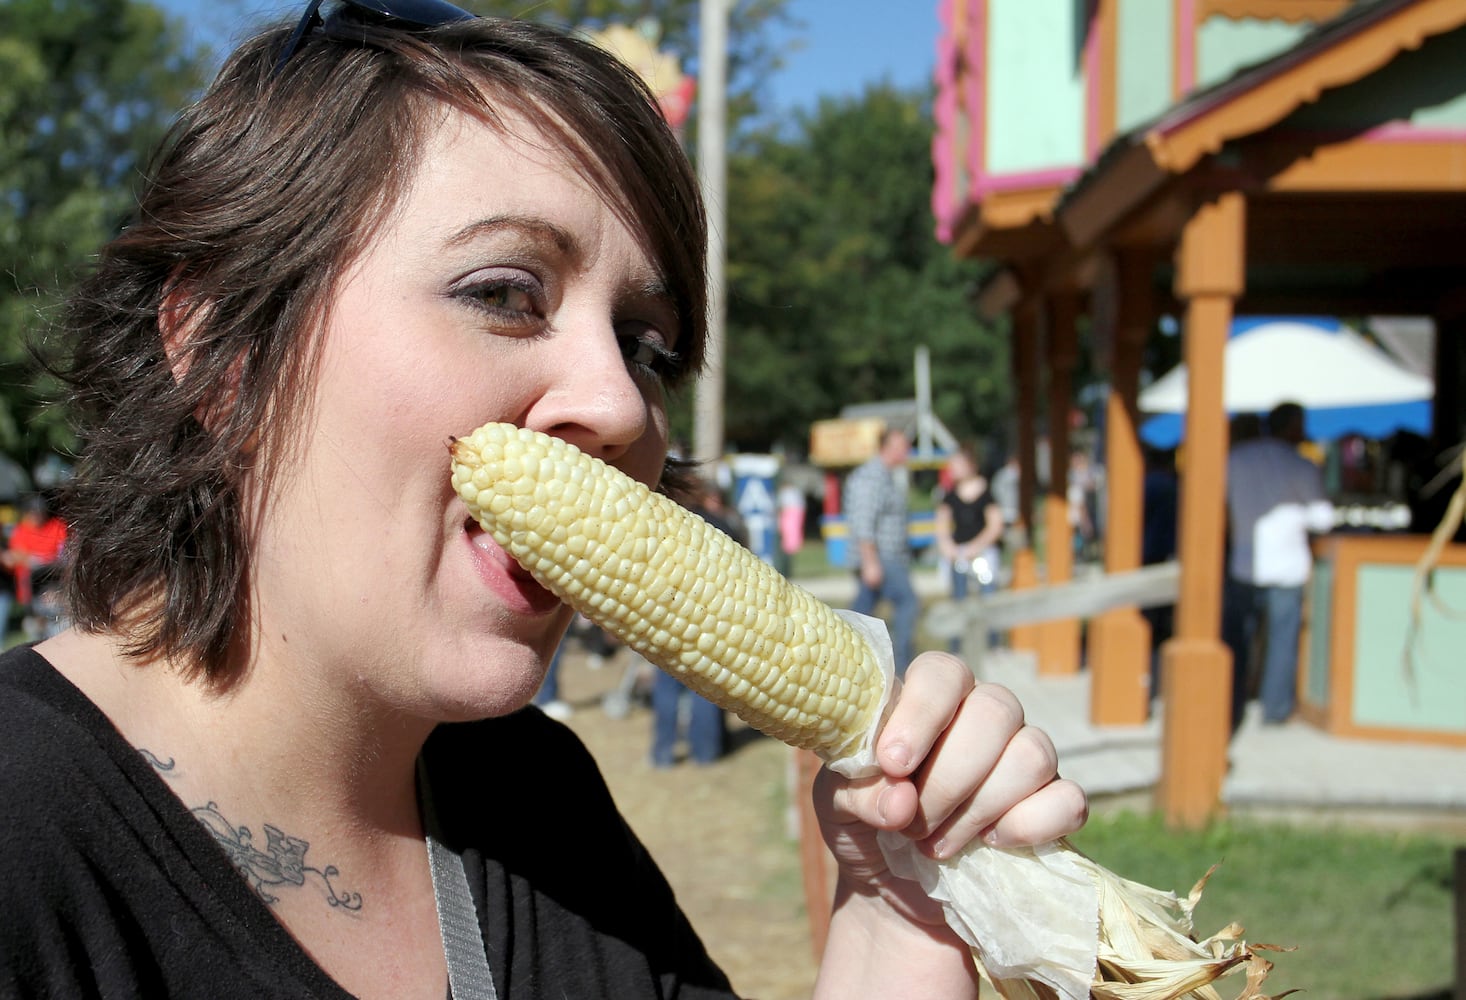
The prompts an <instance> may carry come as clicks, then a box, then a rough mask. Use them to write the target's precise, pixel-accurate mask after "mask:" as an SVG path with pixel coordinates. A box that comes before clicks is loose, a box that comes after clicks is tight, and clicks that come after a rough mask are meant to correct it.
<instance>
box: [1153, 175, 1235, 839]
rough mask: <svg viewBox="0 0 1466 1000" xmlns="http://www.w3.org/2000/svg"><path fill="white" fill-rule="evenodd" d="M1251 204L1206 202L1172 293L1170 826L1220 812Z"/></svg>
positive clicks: (1190, 229)
mask: <svg viewBox="0 0 1466 1000" xmlns="http://www.w3.org/2000/svg"><path fill="white" fill-rule="evenodd" d="M1245 234H1246V203H1245V201H1244V199H1243V196H1242V195H1241V194H1240V193H1239V192H1236V191H1229V192H1226V193H1224V194H1222V195H1220V196H1219V197H1217V198H1216V200H1214V201H1211V202H1208V203H1206V204H1203V205H1202V206H1201V207H1200V208H1199V209H1198V210H1197V212H1196V214H1195V215H1194V216H1193V217H1192V219H1191V221H1190V222H1189V223H1188V224H1187V226H1186V228H1185V229H1184V230H1183V231H1182V236H1181V246H1180V248H1179V251H1178V253H1177V259H1176V294H1177V295H1178V297H1180V298H1182V299H1183V300H1185V301H1186V303H1187V305H1186V321H1185V328H1184V334H1183V335H1184V338H1185V341H1184V353H1185V361H1186V366H1187V369H1188V373H1189V381H1188V384H1187V394H1188V405H1187V415H1186V441H1185V458H1184V463H1185V464H1184V468H1183V471H1182V477H1181V515H1180V525H1181V532H1180V537H1179V553H1178V555H1179V557H1180V561H1181V593H1180V599H1179V601H1178V602H1177V608H1176V637H1175V638H1173V639H1171V640H1170V641H1168V642H1167V643H1166V645H1165V647H1164V648H1163V649H1162V655H1161V664H1162V668H1161V669H1162V680H1161V695H1162V697H1163V698H1164V699H1165V705H1166V711H1165V722H1164V725H1163V727H1162V736H1161V780H1160V785H1159V787H1158V789H1157V795H1156V798H1157V802H1158V805H1159V806H1160V809H1161V812H1162V814H1163V815H1164V816H1165V818H1166V821H1167V822H1169V823H1171V824H1172V825H1175V826H1193V827H1194V826H1200V825H1202V824H1203V823H1205V822H1206V821H1207V820H1208V819H1210V818H1211V817H1212V816H1214V815H1216V813H1217V812H1218V811H1219V810H1220V808H1221V788H1222V779H1223V777H1224V776H1225V774H1226V769H1227V742H1228V739H1229V737H1230V735H1231V701H1232V698H1231V690H1232V658H1231V653H1230V652H1229V651H1228V649H1227V647H1226V646H1225V645H1224V644H1223V643H1222V641H1221V613H1222V579H1223V572H1224V567H1223V565H1222V553H1223V549H1222V540H1223V531H1224V522H1225V517H1226V511H1225V504H1224V497H1225V491H1226V481H1227V464H1226V463H1227V420H1226V412H1225V409H1224V407H1223V405H1222V384H1223V369H1224V361H1223V359H1224V357H1225V355H1224V351H1225V349H1226V345H1227V336H1228V333H1229V331H1230V328H1231V323H1232V314H1233V302H1234V300H1235V299H1236V298H1237V297H1238V296H1239V295H1241V293H1242V290H1243V285H1244V276H1245V274H1246V260H1245V256H1246V252H1245V246H1244V243H1245Z"/></svg>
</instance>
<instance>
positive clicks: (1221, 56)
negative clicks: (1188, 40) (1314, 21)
mask: <svg viewBox="0 0 1466 1000" xmlns="http://www.w3.org/2000/svg"><path fill="white" fill-rule="evenodd" d="M1310 27H1311V25H1309V24H1307V23H1303V22H1299V23H1298V24H1289V23H1288V22H1287V21H1254V20H1243V21H1233V20H1232V19H1231V18H1226V17H1213V18H1208V19H1207V21H1206V23H1205V24H1203V25H1202V26H1201V30H1200V31H1198V32H1197V36H1198V37H1197V44H1196V86H1197V87H1205V86H1208V85H1210V84H1213V83H1216V82H1217V81H1219V80H1225V79H1226V78H1227V77H1229V76H1231V75H1232V74H1233V73H1235V72H1236V71H1237V70H1239V69H1241V68H1242V67H1243V66H1250V65H1252V64H1253V63H1257V62H1262V61H1263V60H1264V59H1267V58H1269V57H1271V56H1275V55H1277V54H1278V53H1279V52H1282V51H1283V50H1284V49H1286V48H1290V47H1291V46H1292V45H1293V43H1294V42H1296V41H1298V39H1300V38H1302V37H1303V35H1304V34H1305V33H1306V32H1307V31H1308V30H1309V28H1310Z"/></svg>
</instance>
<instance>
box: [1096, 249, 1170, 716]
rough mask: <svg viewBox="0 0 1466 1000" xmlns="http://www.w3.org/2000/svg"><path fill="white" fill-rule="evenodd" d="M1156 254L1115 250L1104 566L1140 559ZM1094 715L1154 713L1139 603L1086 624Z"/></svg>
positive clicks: (1119, 569) (1136, 563)
mask: <svg viewBox="0 0 1466 1000" xmlns="http://www.w3.org/2000/svg"><path fill="white" fill-rule="evenodd" d="M1153 266H1154V258H1153V257H1152V255H1151V254H1149V253H1142V252H1137V251H1130V252H1127V253H1122V254H1117V255H1116V256H1115V257H1114V272H1115V274H1114V278H1113V280H1114V282H1115V285H1116V302H1115V309H1116V318H1115V334H1114V345H1113V351H1112V357H1111V364H1110V392H1109V396H1108V398H1107V399H1106V401H1105V486H1106V490H1107V503H1106V504H1105V512H1106V513H1105V572H1106V573H1108V574H1115V573H1125V572H1128V571H1131V570H1135V569H1138V568H1139V567H1140V564H1141V548H1142V545H1141V539H1142V534H1143V519H1144V493H1145V461H1144V458H1143V456H1142V453H1141V447H1140V412H1139V407H1138V405H1137V400H1138V397H1139V393H1140V365H1141V350H1142V348H1143V347H1144V345H1145V342H1146V340H1147V339H1148V338H1149V334H1150V331H1151V328H1152V326H1153V325H1154V323H1155V306H1154V301H1155V296H1154V295H1153V294H1151V271H1152V269H1153ZM1089 665H1090V673H1091V676H1092V680H1091V682H1090V703H1089V713H1090V721H1091V722H1093V723H1094V724H1095V725H1097V726H1107V725H1114V726H1128V725H1139V724H1140V723H1142V722H1144V721H1145V720H1146V718H1147V716H1149V714H1150V694H1151V693H1150V624H1149V623H1148V622H1147V621H1146V620H1145V617H1144V616H1143V615H1142V614H1141V613H1140V609H1139V608H1138V607H1136V606H1134V605H1130V606H1120V607H1116V608H1112V609H1110V610H1107V611H1106V612H1105V613H1104V614H1102V615H1101V616H1100V617H1099V618H1097V619H1095V620H1094V621H1092V622H1091V623H1090V627H1089Z"/></svg>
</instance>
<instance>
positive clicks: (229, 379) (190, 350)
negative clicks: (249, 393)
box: [158, 281, 243, 431]
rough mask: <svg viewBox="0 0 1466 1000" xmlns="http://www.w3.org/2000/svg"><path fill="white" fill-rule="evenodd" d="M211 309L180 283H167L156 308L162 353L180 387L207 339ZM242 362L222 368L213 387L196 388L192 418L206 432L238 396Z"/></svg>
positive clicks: (239, 359) (238, 358) (235, 360)
mask: <svg viewBox="0 0 1466 1000" xmlns="http://www.w3.org/2000/svg"><path fill="white" fill-rule="evenodd" d="M211 311H212V307H211V305H210V303H208V302H202V301H199V300H198V299H197V298H195V297H194V296H192V295H190V294H189V291H188V287H187V285H186V284H185V283H184V282H183V281H173V282H170V283H169V286H168V288H167V290H166V291H165V292H164V293H163V300H162V302H161V303H160V304H159V306H158V335H159V337H160V338H161V340H162V344H163V354H164V355H165V356H166V357H167V359H168V366H169V368H171V369H172V371H173V381H174V382H175V383H176V384H178V385H180V386H182V385H184V384H185V380H186V378H187V376H188V374H189V371H190V369H191V368H192V367H193V364H194V361H195V359H196V358H197V357H198V354H199V351H200V350H201V349H202V347H203V345H202V343H201V338H202V337H204V336H206V333H205V331H206V328H207V325H208V321H209V317H210V314H211ZM242 364H243V362H242V359H241V358H240V357H235V358H234V359H233V360H232V361H230V363H229V365H228V367H227V368H226V369H225V371H224V374H223V377H222V379H220V380H219V381H217V382H215V383H214V384H212V385H203V386H198V387H197V389H196V391H197V392H198V393H199V396H200V399H199V404H198V406H197V408H196V409H195V410H194V418H195V419H196V420H198V422H199V423H200V424H202V425H203V427H204V429H205V430H208V431H214V430H216V429H217V426H218V422H219V417H220V415H221V414H223V413H227V412H228V411H229V409H230V408H231V407H232V406H233V405H234V403H235V400H236V399H237V398H238V396H239V379H240V369H241V367H242Z"/></svg>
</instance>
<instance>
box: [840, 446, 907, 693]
mask: <svg viewBox="0 0 1466 1000" xmlns="http://www.w3.org/2000/svg"><path fill="white" fill-rule="evenodd" d="M910 454H911V438H910V437H909V436H908V435H907V434H906V432H905V431H903V430H900V429H899V428H895V427H888V428H887V429H886V430H885V432H884V433H882V434H881V440H880V448H879V450H878V451H877V452H876V454H875V455H874V456H872V457H871V458H870V459H868V460H867V461H866V462H865V463H864V464H863V465H861V466H860V467H859V468H857V469H856V470H855V471H854V472H852V473H850V476H849V477H848V478H847V479H846V480H845V494H844V508H845V519H846V523H847V524H848V525H849V529H850V550H851V553H852V560H853V564H854V568H855V574H856V579H857V581H858V583H859V590H858V591H857V592H856V595H855V602H854V603H853V604H851V606H850V610H852V611H855V612H857V613H859V614H863V615H870V614H873V613H874V612H875V607H876V604H877V603H878V602H879V601H881V600H882V599H884V600H886V601H889V602H890V604H891V620H890V623H889V624H890V626H891V645H892V646H893V647H894V650H895V655H896V674H897V676H901V675H904V674H905V673H906V665H907V664H908V663H910V662H911V658H912V657H913V656H915V655H916V649H915V641H916V619H917V616H918V615H919V614H920V611H921V604H920V601H919V600H918V598H917V596H916V590H915V588H913V587H912V585H911V544H910V542H909V541H908V540H907V535H906V474H905V471H906V458H907V456H908V455H910Z"/></svg>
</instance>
